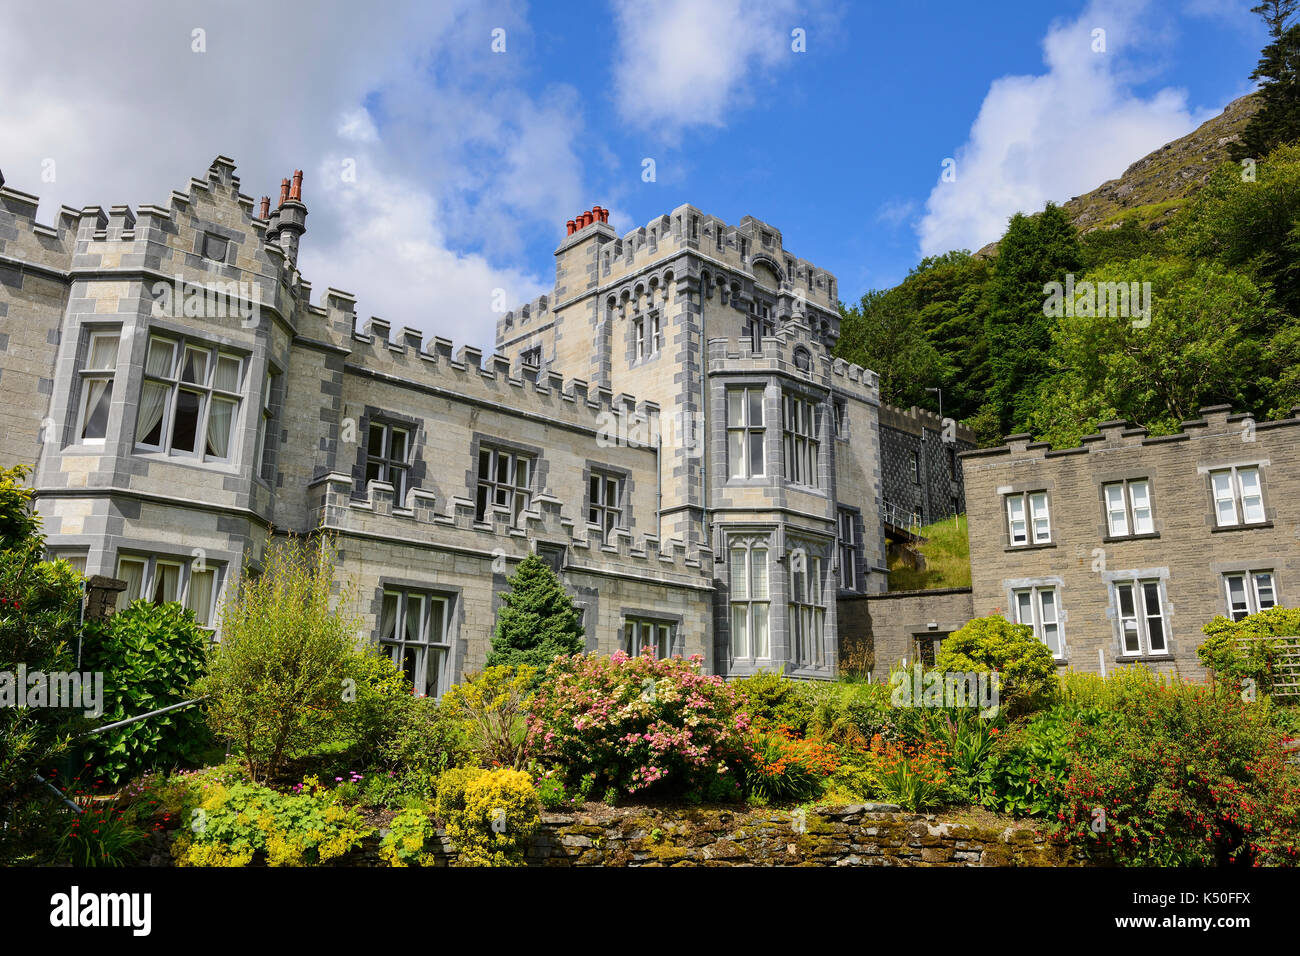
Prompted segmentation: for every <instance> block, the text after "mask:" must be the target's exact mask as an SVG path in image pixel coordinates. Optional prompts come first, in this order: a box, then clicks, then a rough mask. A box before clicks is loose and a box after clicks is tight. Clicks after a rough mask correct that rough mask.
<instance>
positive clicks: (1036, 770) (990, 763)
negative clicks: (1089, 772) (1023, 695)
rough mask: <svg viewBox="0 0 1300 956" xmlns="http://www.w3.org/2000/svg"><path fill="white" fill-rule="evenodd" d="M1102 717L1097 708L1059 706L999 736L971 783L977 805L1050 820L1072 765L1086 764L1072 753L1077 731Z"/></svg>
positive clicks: (1086, 755)
mask: <svg viewBox="0 0 1300 956" xmlns="http://www.w3.org/2000/svg"><path fill="white" fill-rule="evenodd" d="M1101 714H1102V712H1101V711H1100V710H1099V709H1096V708H1072V707H1065V706H1058V707H1053V708H1052V709H1051V710H1046V711H1043V712H1042V713H1041V714H1037V715H1035V716H1034V718H1033V719H1032V720H1030V721H1029V722H1028V723H1027V724H1025V723H1020V724H1016V725H1014V726H1013V727H1011V728H1009V729H1008V730H1007V731H1006V732H1003V733H1000V734H999V735H998V737H999V739H998V741H997V743H995V744H994V745H993V746H992V748H991V749H990V752H989V754H988V756H987V758H986V760H985V761H984V764H983V766H982V767H981V768H980V770H979V772H978V773H976V774H975V775H974V778H973V788H974V790H975V791H976V793H977V794H978V795H979V798H980V802H981V803H983V804H984V806H986V807H989V808H990V809H992V810H996V811H997V812H999V813H1009V814H1011V815H1013V816H1020V815H1025V816H1044V817H1046V816H1050V817H1055V816H1056V815H1057V814H1058V813H1059V812H1060V808H1061V801H1062V799H1063V798H1062V795H1061V787H1062V785H1063V782H1064V780H1065V778H1066V776H1067V775H1068V773H1069V768H1070V764H1071V761H1072V760H1074V759H1076V758H1078V759H1091V757H1090V755H1088V754H1079V753H1077V751H1078V748H1079V747H1080V746H1081V744H1080V742H1079V740H1078V734H1079V731H1080V728H1081V727H1083V726H1084V725H1085V724H1095V723H1096V722H1097V721H1099V720H1100V719H1101Z"/></svg>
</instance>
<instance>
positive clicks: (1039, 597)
mask: <svg viewBox="0 0 1300 956" xmlns="http://www.w3.org/2000/svg"><path fill="white" fill-rule="evenodd" d="M1011 597H1012V607H1013V608H1014V609H1015V615H1016V623H1017V624H1027V625H1029V626H1030V627H1031V628H1033V629H1034V636H1035V637H1036V638H1038V639H1039V640H1040V641H1042V642H1043V643H1044V644H1045V645H1047V649H1048V650H1050V651H1051V652H1052V657H1054V658H1055V659H1056V660H1058V661H1059V660H1062V659H1063V658H1064V657H1065V628H1064V622H1063V621H1062V620H1061V616H1062V615H1061V592H1060V589H1059V588H1058V587H1057V586H1056V585H1054V584H1044V585H1034V586H1031V587H1026V588H1015V589H1014V590H1013V591H1012V592H1011ZM1026 612H1028V613H1027V614H1026ZM1026 616H1027V617H1028V620H1026V619H1025V618H1026ZM1053 636H1055V639H1056V647H1052V637H1053Z"/></svg>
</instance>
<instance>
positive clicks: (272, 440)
mask: <svg viewBox="0 0 1300 956" xmlns="http://www.w3.org/2000/svg"><path fill="white" fill-rule="evenodd" d="M248 374H249V375H250V376H251V374H252V369H251V368H250V369H249V373H248ZM267 376H270V379H271V380H270V382H269V383H268V382H267V381H266V379H267ZM262 381H263V386H262V387H263V388H269V389H270V392H271V394H270V395H269V396H267V397H266V399H265V405H263V398H262V396H261V395H260V393H259V395H258V409H257V414H258V415H259V417H260V418H259V421H260V420H261V418H265V422H266V424H265V428H266V431H265V432H264V433H263V439H262V442H261V444H260V445H258V446H256V447H255V448H254V464H255V465H259V464H260V466H261V467H254V469H253V478H254V480H256V481H259V482H261V483H262V484H263V485H264V486H266V487H268V488H269V487H271V486H272V484H273V482H274V479H275V474H276V466H277V465H278V464H279V458H280V456H279V446H280V440H279V438H277V437H276V435H275V432H276V431H277V430H278V429H279V426H280V421H281V417H282V415H283V414H284V397H285V396H284V390H285V383H287V382H288V379H287V378H286V377H285V370H284V369H282V368H280V367H278V366H277V365H276V364H275V363H274V362H267V363H266V367H265V368H264V369H262ZM267 411H269V412H270V415H269V417H265V412H267ZM268 465H269V466H270V472H271V477H270V478H267V477H265V476H264V473H265V472H266V471H267V466H268Z"/></svg>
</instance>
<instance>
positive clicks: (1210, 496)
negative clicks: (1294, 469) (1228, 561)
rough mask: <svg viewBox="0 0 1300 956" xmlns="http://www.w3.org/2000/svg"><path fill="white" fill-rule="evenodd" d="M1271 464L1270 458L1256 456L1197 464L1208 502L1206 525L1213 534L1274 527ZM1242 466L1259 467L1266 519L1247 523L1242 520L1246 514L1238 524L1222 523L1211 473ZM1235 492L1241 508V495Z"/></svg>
mask: <svg viewBox="0 0 1300 956" xmlns="http://www.w3.org/2000/svg"><path fill="white" fill-rule="evenodd" d="M1271 465H1272V461H1270V460H1269V459H1268V458H1256V459H1244V460H1241V461H1228V462H1222V463H1215V464H1201V465H1197V466H1196V473H1197V474H1199V475H1203V476H1204V481H1205V496H1206V501H1207V503H1208V512H1207V515H1206V519H1205V522H1206V527H1207V528H1209V530H1210V533H1211V534H1223V533H1226V532H1232V531H1254V530H1256V529H1259V528H1272V527H1273V526H1274V525H1273V518H1274V516H1275V514H1276V512H1275V511H1274V509H1273V507H1272V506H1271V505H1270V504H1269V480H1268V470H1269V468H1270V466H1271ZM1241 468H1258V469H1259V496H1260V503H1261V506H1262V507H1263V509H1264V520H1263V521H1256V522H1254V523H1253V524H1246V523H1245V521H1244V520H1242V518H1243V517H1244V516H1239V517H1238V519H1237V523H1236V524H1229V525H1220V524H1219V522H1218V512H1217V509H1216V507H1215V503H1214V480H1213V479H1212V478H1211V473H1213V472H1216V471H1227V470H1229V469H1233V470H1238V469H1241ZM1233 494H1234V496H1235V499H1234V500H1236V502H1237V507H1238V509H1240V507H1241V497H1240V496H1239V495H1237V493H1236V490H1235V489H1234V491H1233Z"/></svg>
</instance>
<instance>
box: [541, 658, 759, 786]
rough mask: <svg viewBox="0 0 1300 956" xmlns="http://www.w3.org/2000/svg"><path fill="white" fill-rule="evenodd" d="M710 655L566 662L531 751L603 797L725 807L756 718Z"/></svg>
mask: <svg viewBox="0 0 1300 956" xmlns="http://www.w3.org/2000/svg"><path fill="white" fill-rule="evenodd" d="M702 663H703V658H702V657H700V656H699V655H696V656H694V657H692V658H690V659H689V660H682V659H681V658H673V659H671V660H657V659H656V658H654V657H653V656H651V655H650V654H649V653H647V654H644V655H642V656H640V657H628V656H627V655H626V654H624V653H623V652H622V651H619V652H617V653H615V654H614V656H613V657H598V656H595V655H591V656H581V655H574V656H572V657H560V658H557V659H556V660H555V662H554V663H553V664H552V665H551V669H550V671H549V672H548V673H547V679H546V682H545V683H544V684H543V686H542V689H541V690H540V691H539V693H538V696H537V699H536V700H535V701H534V702H533V706H532V712H531V714H530V716H529V719H528V732H529V749H530V752H531V753H533V754H534V756H536V757H538V758H540V759H541V760H542V761H543V762H545V763H549V764H553V765H556V766H558V767H561V768H563V773H564V774H565V777H566V779H567V780H568V781H569V782H576V781H578V780H580V779H581V778H582V777H583V776H584V775H586V774H591V773H594V774H595V775H596V780H597V784H598V789H597V790H596V792H600V789H603V788H604V787H606V786H612V787H614V788H616V789H617V790H618V791H620V792H621V793H624V794H633V793H646V792H651V793H654V794H656V795H663V796H669V795H674V796H688V797H689V796H695V797H699V798H703V799H709V800H717V799H724V798H727V797H738V796H739V795H740V780H739V778H740V777H741V776H743V767H744V765H745V761H746V757H747V754H748V748H747V745H746V738H747V736H748V730H749V723H750V718H749V714H748V713H746V711H745V709H744V698H743V697H742V696H741V695H740V694H739V693H738V692H737V691H736V690H735V689H734V688H732V687H731V686H730V685H728V684H727V682H726V681H724V680H723V679H722V678H721V677H717V676H706V675H704V674H701V673H700V666H701V664H702Z"/></svg>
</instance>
